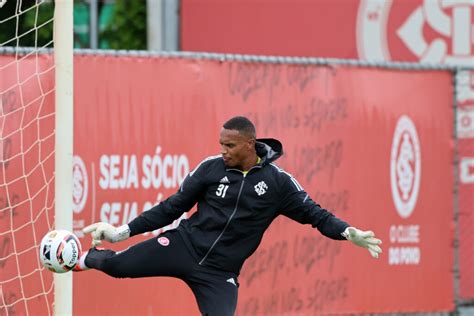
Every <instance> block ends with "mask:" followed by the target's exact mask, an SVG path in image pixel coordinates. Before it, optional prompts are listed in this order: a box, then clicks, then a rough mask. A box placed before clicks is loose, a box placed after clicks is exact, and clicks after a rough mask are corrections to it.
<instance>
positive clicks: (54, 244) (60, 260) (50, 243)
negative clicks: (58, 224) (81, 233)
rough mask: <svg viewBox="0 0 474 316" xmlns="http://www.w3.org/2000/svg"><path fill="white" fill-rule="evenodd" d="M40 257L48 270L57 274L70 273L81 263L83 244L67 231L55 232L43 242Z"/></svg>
mask: <svg viewBox="0 0 474 316" xmlns="http://www.w3.org/2000/svg"><path fill="white" fill-rule="evenodd" d="M39 255H40V260H41V263H42V264H43V266H44V267H45V268H46V269H48V270H50V271H52V272H56V273H64V272H68V271H71V270H72V269H73V268H74V267H75V266H76V264H77V262H78V261H79V257H80V255H81V243H80V242H79V239H78V238H77V237H76V235H74V234H73V233H71V232H69V231H67V230H64V229H60V230H53V231H50V232H49V233H47V234H46V235H45V236H44V237H43V239H42V240H41V245H40V249H39Z"/></svg>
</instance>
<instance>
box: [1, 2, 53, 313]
mask: <svg viewBox="0 0 474 316" xmlns="http://www.w3.org/2000/svg"><path fill="white" fill-rule="evenodd" d="M2 4H3V6H2V8H0V315H45V314H52V313H53V301H54V298H53V295H54V293H53V276H52V273H51V272H49V271H47V270H45V269H44V268H43V266H42V265H41V263H40V260H39V255H38V245H39V243H40V242H41V238H42V236H43V235H44V234H45V233H46V232H47V231H49V230H50V229H51V228H52V227H53V226H54V142H55V139H54V86H55V85H54V62H53V56H52V50H51V47H52V28H53V11H54V10H53V3H52V1H26V0H23V1H22V0H7V1H6V2H5V1H4V0H3V1H0V5H2Z"/></svg>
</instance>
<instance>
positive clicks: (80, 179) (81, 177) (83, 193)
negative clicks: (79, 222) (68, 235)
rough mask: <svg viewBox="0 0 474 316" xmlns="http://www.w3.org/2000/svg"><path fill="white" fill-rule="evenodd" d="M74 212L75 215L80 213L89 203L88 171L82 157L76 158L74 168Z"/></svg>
mask: <svg viewBox="0 0 474 316" xmlns="http://www.w3.org/2000/svg"><path fill="white" fill-rule="evenodd" d="M72 174H73V193H72V200H73V211H74V213H76V214H77V213H80V212H82V210H83V209H84V206H85V204H86V201H87V191H88V187H89V186H88V179H87V169H86V166H85V164H84V161H82V159H81V157H79V156H74V158H73V166H72Z"/></svg>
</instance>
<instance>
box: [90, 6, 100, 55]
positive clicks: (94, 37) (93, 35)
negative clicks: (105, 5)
mask: <svg viewBox="0 0 474 316" xmlns="http://www.w3.org/2000/svg"><path fill="white" fill-rule="evenodd" d="M98 11H99V10H98V1H97V0H89V41H90V48H92V49H96V48H97V47H98V43H99V40H98V35H99V32H98V27H97V25H98V22H97V20H98V17H99V14H98Z"/></svg>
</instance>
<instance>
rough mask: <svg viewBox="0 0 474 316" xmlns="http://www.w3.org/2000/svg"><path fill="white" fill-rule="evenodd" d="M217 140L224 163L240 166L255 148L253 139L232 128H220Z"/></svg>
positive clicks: (232, 166) (233, 166) (229, 165)
mask: <svg viewBox="0 0 474 316" xmlns="http://www.w3.org/2000/svg"><path fill="white" fill-rule="evenodd" d="M219 142H220V144H221V154H222V158H223V159H224V164H225V165H226V166H227V167H229V168H241V167H242V165H243V164H244V163H245V162H246V161H247V160H248V158H249V157H250V156H251V154H252V153H253V152H254V150H255V139H254V138H253V137H249V136H248V135H244V134H240V133H239V131H237V130H233V129H225V128H222V130H221V134H220V139H219Z"/></svg>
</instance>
